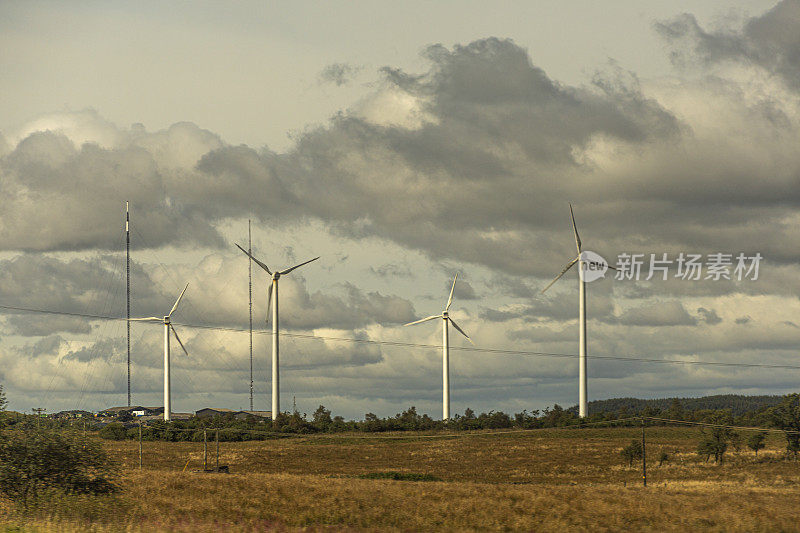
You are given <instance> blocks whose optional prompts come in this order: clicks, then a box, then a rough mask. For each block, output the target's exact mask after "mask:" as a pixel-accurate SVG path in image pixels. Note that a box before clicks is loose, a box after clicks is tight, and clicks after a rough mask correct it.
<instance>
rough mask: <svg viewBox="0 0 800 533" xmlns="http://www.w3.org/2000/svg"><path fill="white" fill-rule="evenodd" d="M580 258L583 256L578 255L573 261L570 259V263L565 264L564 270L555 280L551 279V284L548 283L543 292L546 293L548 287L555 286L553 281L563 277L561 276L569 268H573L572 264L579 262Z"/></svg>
mask: <svg viewBox="0 0 800 533" xmlns="http://www.w3.org/2000/svg"><path fill="white" fill-rule="evenodd" d="M580 258H581V256H578V257H576V258H575V259H573V260H572V261H570V262H569V264H568V265H567V266H565V267H564V270H562V271H561V273H560V274H559V275H558V276H556V279H554V280H553V281H551V282H550V284H548V285H547V287H545V288H544V289H542V294H544V291H546V290H547V289H549V288H550V287H552V286H553V283H555V282H556V281H558V280H559V279H560V278H561V276H563V275H564V274H565V273H566V272H567V270H569V269H570V268H572V265H574V264H575V263H577V262H578V260H579V259H580Z"/></svg>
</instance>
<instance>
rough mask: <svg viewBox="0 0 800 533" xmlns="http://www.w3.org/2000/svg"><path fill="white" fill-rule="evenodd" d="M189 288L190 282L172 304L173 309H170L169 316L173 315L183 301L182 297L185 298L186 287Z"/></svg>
mask: <svg viewBox="0 0 800 533" xmlns="http://www.w3.org/2000/svg"><path fill="white" fill-rule="evenodd" d="M188 288H189V284H188V283H187V284H186V286H185V287H184V288H183V290H182V291H181V295H180V296H178V299H177V300H175V305H173V306H172V309H171V310H170V312H169V314H168V315H167V316H172V313H174V312H175V310H176V309H177V308H178V304H179V303H181V298H183V293H185V292H186V289H188Z"/></svg>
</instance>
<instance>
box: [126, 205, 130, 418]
mask: <svg viewBox="0 0 800 533" xmlns="http://www.w3.org/2000/svg"><path fill="white" fill-rule="evenodd" d="M130 220H131V219H130V211H129V210H128V202H125V306H126V309H127V312H128V314H127V316H128V322H127V326H128V407H130V406H131V231H130Z"/></svg>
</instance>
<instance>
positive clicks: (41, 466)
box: [0, 431, 118, 501]
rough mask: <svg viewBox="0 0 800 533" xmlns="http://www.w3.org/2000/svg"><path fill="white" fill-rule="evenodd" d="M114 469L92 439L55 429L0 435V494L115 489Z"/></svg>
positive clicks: (21, 497)
mask: <svg viewBox="0 0 800 533" xmlns="http://www.w3.org/2000/svg"><path fill="white" fill-rule="evenodd" d="M115 479H116V468H114V466H113V465H112V464H111V463H110V461H109V459H108V457H107V456H106V454H105V452H104V451H103V449H102V448H101V447H100V446H99V445H98V444H97V443H96V442H93V441H91V440H89V441H84V440H83V439H82V438H79V437H77V436H76V435H71V434H65V433H58V432H55V431H41V432H14V433H11V434H9V433H6V434H3V435H2V436H0V493H2V494H4V495H6V496H8V497H9V498H11V499H12V500H17V501H20V500H26V499H28V498H29V497H32V496H35V495H36V494H37V493H39V492H42V491H45V490H48V489H59V490H63V491H65V492H68V493H82V494H103V493H110V492H115V491H116V490H117V488H118V487H117V485H116V483H115V482H114V481H115Z"/></svg>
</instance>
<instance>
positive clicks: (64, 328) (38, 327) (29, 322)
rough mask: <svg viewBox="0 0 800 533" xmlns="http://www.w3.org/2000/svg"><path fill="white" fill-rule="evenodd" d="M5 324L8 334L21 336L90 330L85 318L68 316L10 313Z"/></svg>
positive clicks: (88, 331) (86, 331) (90, 326)
mask: <svg viewBox="0 0 800 533" xmlns="http://www.w3.org/2000/svg"><path fill="white" fill-rule="evenodd" d="M6 324H7V325H8V328H9V330H8V333H9V334H10V335H21V336H23V337H39V336H42V335H49V334H51V333H59V332H64V333H78V334H87V333H91V332H92V325H91V324H89V323H88V322H87V321H86V319H83V318H77V317H69V316H58V315H38V314H25V315H12V316H9V317H8V319H7V320H6Z"/></svg>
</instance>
